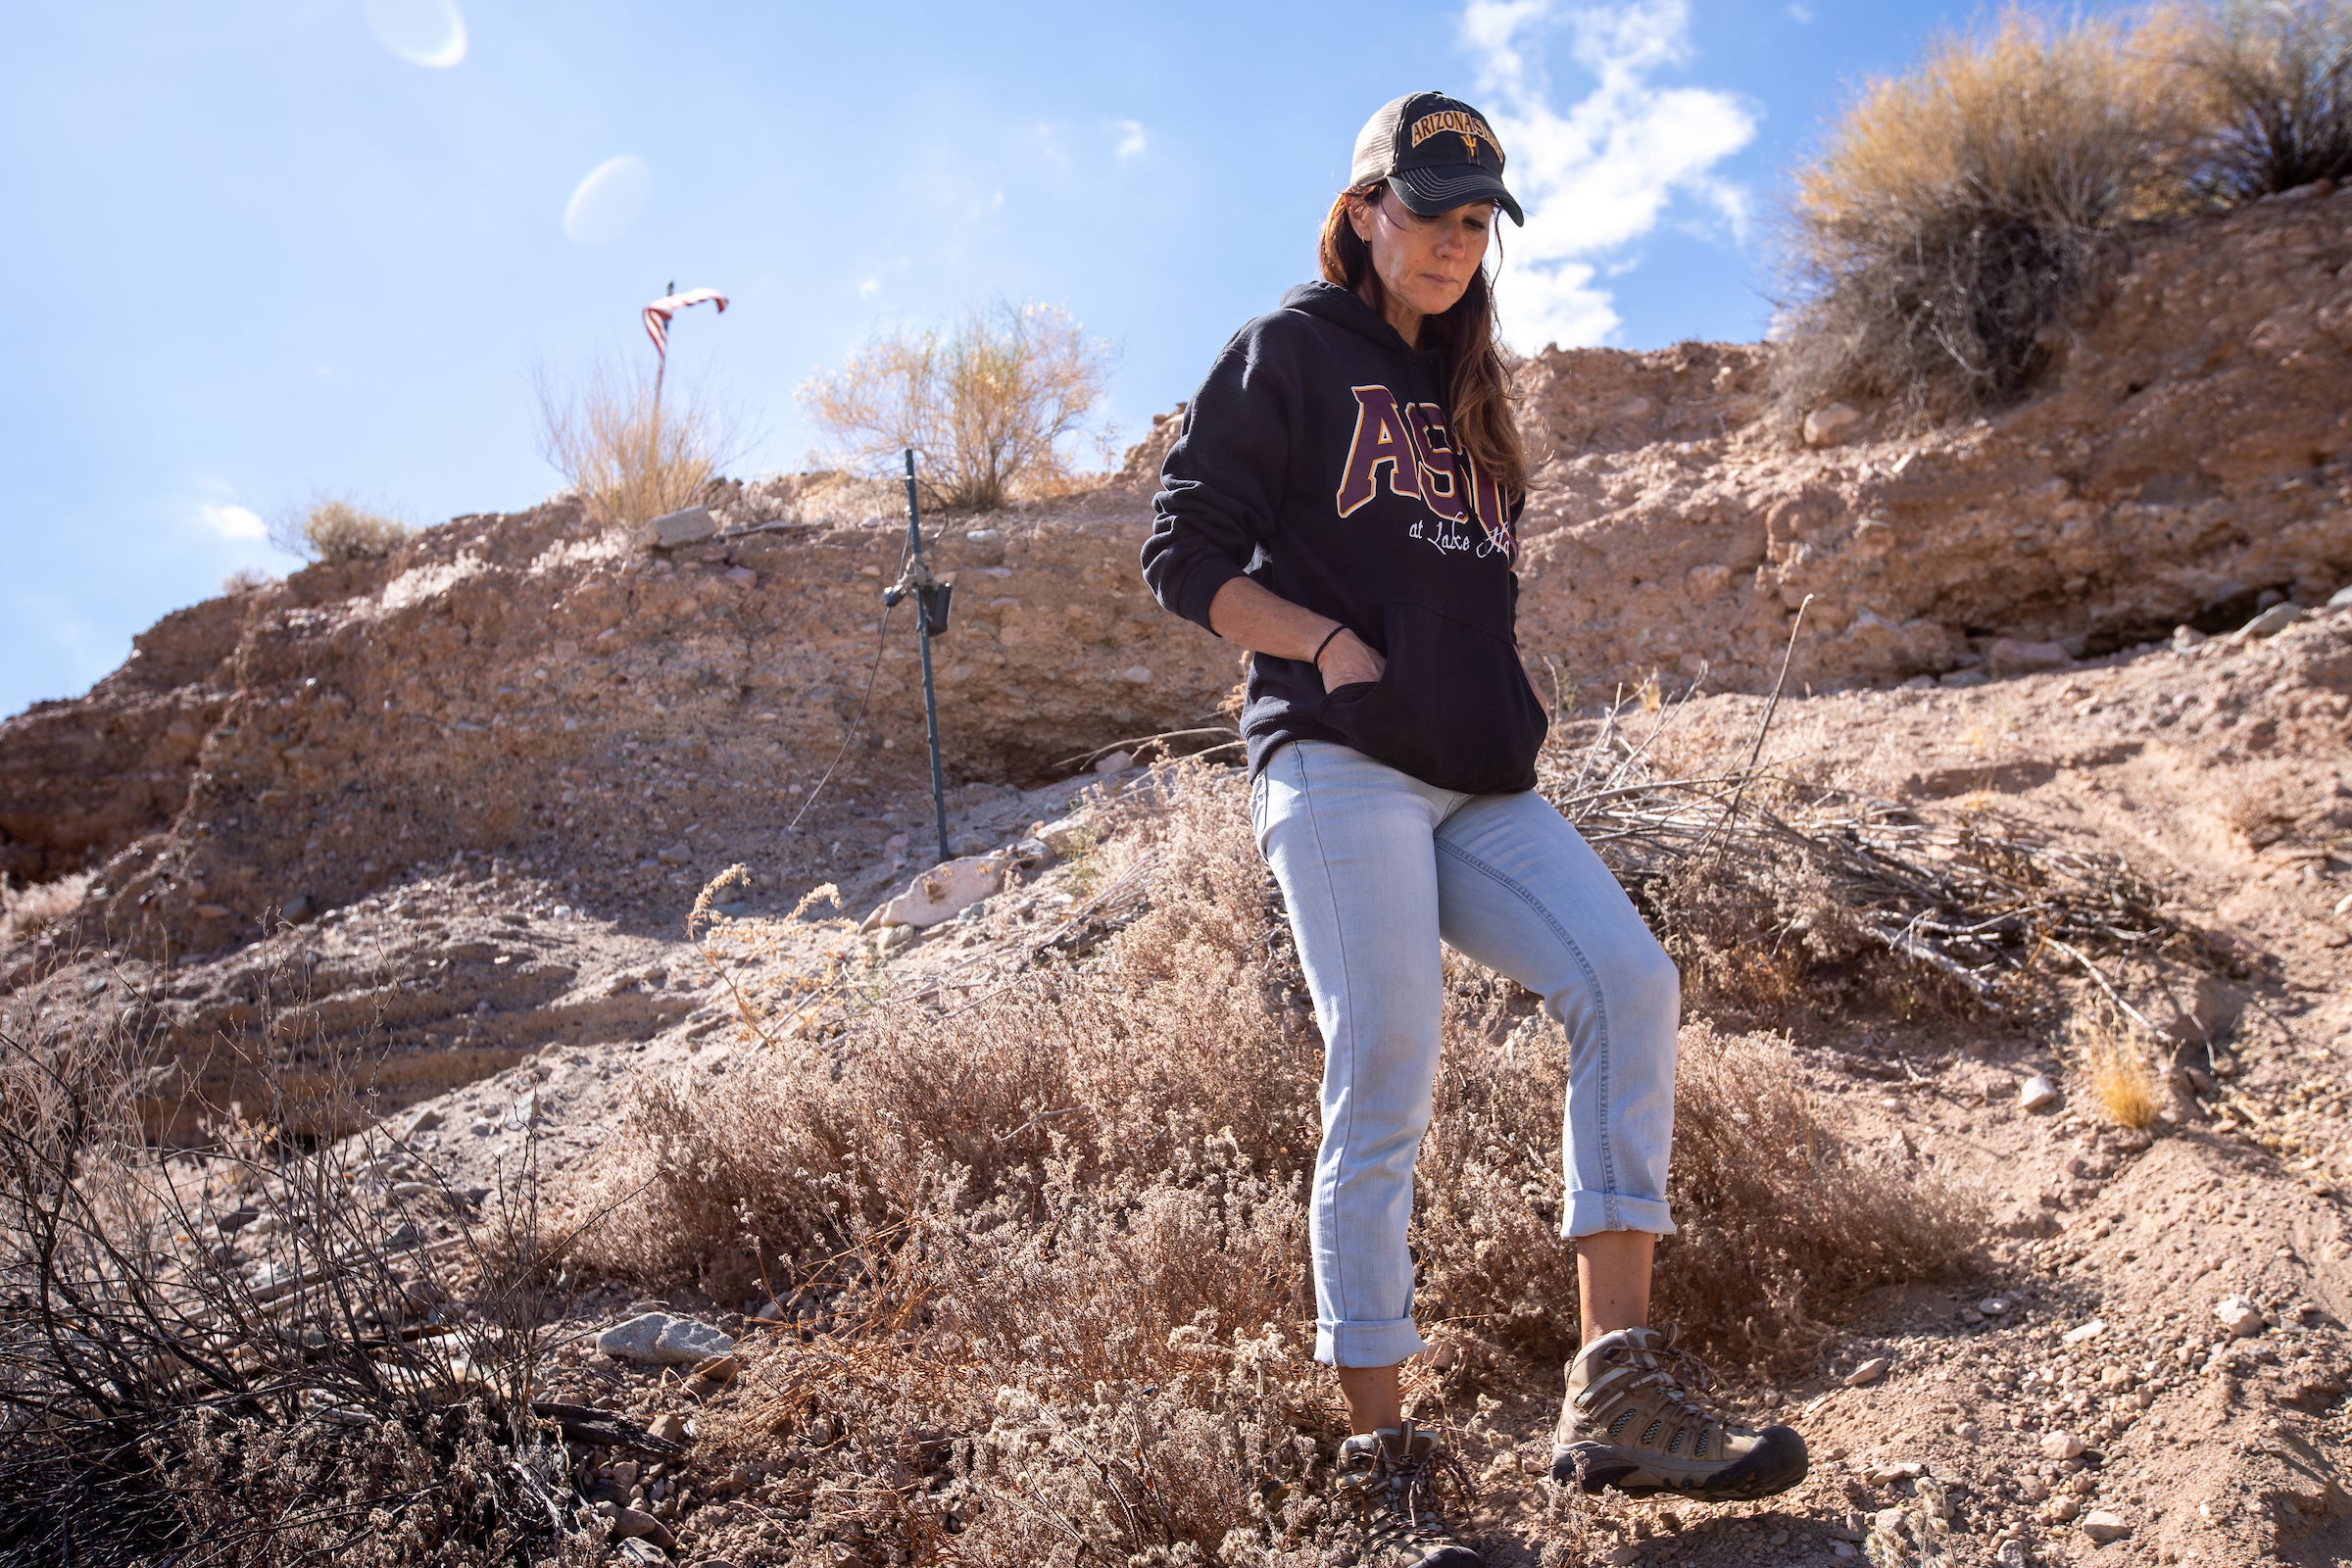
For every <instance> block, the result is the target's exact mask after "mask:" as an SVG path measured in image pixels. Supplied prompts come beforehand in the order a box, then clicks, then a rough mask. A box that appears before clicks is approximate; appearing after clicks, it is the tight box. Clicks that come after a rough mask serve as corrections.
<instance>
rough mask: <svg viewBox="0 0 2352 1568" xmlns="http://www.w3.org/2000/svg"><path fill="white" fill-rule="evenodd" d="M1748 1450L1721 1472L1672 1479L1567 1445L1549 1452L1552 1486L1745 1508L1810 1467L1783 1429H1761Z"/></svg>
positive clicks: (1618, 1454)
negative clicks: (1667, 1496) (1743, 1504)
mask: <svg viewBox="0 0 2352 1568" xmlns="http://www.w3.org/2000/svg"><path fill="white" fill-rule="evenodd" d="M1756 1436H1757V1439H1758V1442H1757V1444H1756V1446H1754V1447H1753V1448H1750V1449H1749V1450H1748V1451H1747V1452H1746V1453H1744V1454H1742V1455H1740V1457H1739V1458H1738V1459H1736V1460H1734V1461H1733V1462H1732V1463H1730V1464H1728V1465H1725V1466H1724V1467H1723V1468H1722V1469H1720V1470H1717V1471H1713V1472H1711V1473H1709V1474H1705V1475H1688V1476H1676V1475H1674V1474H1673V1473H1672V1472H1670V1471H1667V1470H1665V1469H1663V1468H1662V1467H1661V1466H1660V1464H1659V1456H1658V1455H1656V1454H1653V1453H1646V1452H1643V1451H1642V1449H1640V1448H1621V1447H1618V1446H1616V1445H1614V1444H1608V1443H1571V1444H1567V1445H1565V1446H1561V1447H1557V1448H1554V1449H1552V1450H1551V1479H1552V1483H1553V1485H1555V1486H1562V1487H1577V1488H1579V1489H1581V1490H1582V1491H1584V1492H1587V1493H1596V1492H1606V1491H1611V1490H1614V1491H1617V1492H1620V1493H1623V1494H1624V1495H1627V1496H1629V1497H1648V1496H1654V1495H1657V1494H1659V1493H1661V1492H1664V1493H1671V1494H1673V1495H1676V1496H1680V1497H1691V1498H1693V1499H1695V1500H1697V1501H1700V1502H1748V1501H1752V1500H1753V1499H1755V1498H1757V1497H1769V1496H1773V1495H1776V1494H1778V1493H1783V1492H1787V1491H1788V1490H1789V1488H1790V1487H1793V1486H1795V1485H1796V1484H1797V1483H1798V1482H1800V1481H1802V1480H1804V1479H1805V1475H1806V1472H1807V1471H1808V1470H1809V1469H1810V1468H1811V1465H1812V1462H1811V1460H1810V1459H1809V1458H1808V1456H1807V1455H1806V1453H1805V1440H1804V1439H1803V1438H1800V1437H1798V1436H1797V1435H1796V1433H1795V1431H1794V1430H1793V1429H1791V1428H1789V1427H1781V1426H1772V1427H1766V1428H1765V1429H1764V1430H1763V1431H1762V1432H1760V1433H1758V1434H1757V1435H1756Z"/></svg>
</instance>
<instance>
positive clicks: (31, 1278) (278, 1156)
mask: <svg viewBox="0 0 2352 1568" xmlns="http://www.w3.org/2000/svg"><path fill="white" fill-rule="evenodd" d="M118 978H120V977H118ZM153 1017H154V1013H153V1011H152V1009H151V1008H150V1007H148V1006H146V1005H138V1004H134V1005H132V1006H131V1007H129V1008H127V1009H125V1010H124V1011H123V1013H121V1014H120V1015H119V1016H117V1018H116V1020H115V1021H113V1022H111V1023H108V1024H105V1025H91V1026H88V1027H73V1028H69V1027H65V1026H62V1025H57V1024H54V1023H49V1022H44V1021H43V1020H41V1019H37V1018H34V1017H32V1016H30V1015H28V1013H27V1012H26V1011H25V1009H24V1008H23V1007H21V1006H19V1007H17V1008H15V1009H13V1010H12V1011H11V1012H10V1013H9V1014H8V1015H6V1016H0V1495H5V1496H7V1497H8V1498H9V1499H10V1501H9V1506H8V1508H7V1509H5V1510H0V1560H7V1561H18V1560H23V1561H44V1562H46V1561H61V1562H62V1561H76V1562H95V1563H130V1562H139V1561H154V1560H158V1559H161V1558H169V1559H170V1560H172V1561H176V1562H179V1563H182V1564H188V1565H196V1564H232V1563H233V1564H247V1563H252V1564H262V1563H281V1562H292V1561H302V1560H312V1559H316V1558H319V1557H325V1556H329V1555H332V1556H335V1557H337V1558H339V1559H340V1560H343V1561H346V1562H350V1563H354V1564H364V1565H368V1568H376V1565H383V1568H390V1565H394V1564H401V1565H411V1564H424V1563H428V1562H429V1563H436V1564H439V1563H459V1564H472V1563H484V1564H486V1563H489V1562H493V1561H505V1560H512V1559H513V1558H515V1557H516V1556H518V1555H520V1554H521V1553H522V1552H523V1551H525V1550H526V1549H529V1550H535V1551H539V1552H541V1553H547V1554H552V1558H553V1560H572V1561H592V1560H594V1555H595V1554H594V1552H593V1550H592V1549H591V1548H592V1547H593V1545H594V1544H595V1539H594V1538H595V1534H596V1533H595V1532H593V1531H585V1532H584V1531H580V1530H575V1531H573V1532H572V1534H571V1536H570V1537H569V1538H562V1537H560V1536H559V1533H558V1531H557V1530H556V1519H555V1517H554V1516H553V1515H551V1513H550V1511H549V1507H548V1503H547V1499H548V1498H551V1497H555V1496H561V1495H564V1493H565V1492H566V1491H567V1487H566V1482H565V1478H566V1475H567V1465H566V1461H565V1457H564V1448H563V1447H562V1446H561V1445H560V1444H555V1443H552V1442H549V1441H547V1440H546V1439H545V1438H543V1437H542V1436H541V1435H540V1432H539V1430H538V1429H537V1427H536V1425H535V1423H534V1422H533V1421H532V1420H531V1418H530V1417H529V1415H528V1414H527V1407H528V1405H529V1402H530V1399H531V1397H532V1384H531V1377H532V1368H533V1366H534V1365H535V1363H536V1361H537V1359H538V1357H539V1356H540V1354H541V1353H542V1350H543V1346H542V1344H541V1331H540V1329H539V1327H538V1325H539V1323H540V1321H541V1313H540V1304H541V1297H542V1295H543V1293H544V1291H545V1288H546V1283H547V1275H548V1273H549V1264H550V1262H551V1261H552V1260H551V1259H549V1258H547V1257H546V1256H544V1255H543V1254H542V1253H541V1252H540V1250H539V1243H538V1240H537V1236H538V1232H539V1230H540V1225H539V1220H538V1216H537V1214H536V1212H535V1209H534V1207H533V1205H532V1203H531V1201H530V1198H529V1195H528V1193H527V1192H525V1191H519V1190H517V1191H513V1192H510V1193H509V1194H507V1195H504V1198H503V1199H502V1201H501V1203H500V1204H499V1205H498V1206H497V1207H495V1208H494V1209H493V1211H492V1212H491V1213H490V1215H489V1216H488V1217H487V1218H484V1217H482V1216H479V1215H475V1214H473V1213H471V1212H470V1210H469V1209H468V1208H466V1206H465V1205H464V1204H463V1203H461V1202H458V1201H454V1195H453V1194H451V1193H450V1192H449V1190H448V1189H446V1188H443V1189H441V1190H440V1191H439V1192H438V1193H436V1194H435V1195H434V1196H433V1198H432V1199H429V1200H427V1201H414V1200H412V1199H407V1198H396V1197H394V1196H392V1194H391V1193H390V1190H389V1189H390V1184H391V1183H392V1182H394V1181H396V1180H401V1179H404V1178H413V1177H415V1176H417V1175H418V1174H421V1173H422V1172H421V1170H420V1169H419V1168H418V1167H417V1166H416V1165H415V1163H414V1161H413V1160H412V1159H411V1158H410V1157H409V1154H408V1152H406V1151H405V1150H402V1149H400V1148H399V1147H398V1146H396V1145H392V1144H389V1143H386V1142H384V1141H382V1140H380V1139H378V1140H376V1141H374V1142H372V1143H361V1144H352V1145H326V1144H316V1145H307V1146H306V1145H300V1144H295V1143H290V1142H287V1141H284V1140H282V1139H279V1138H277V1137H275V1136H273V1134H272V1132H271V1126H272V1123H273V1121H274V1117H273V1111H274V1109H275V1106H274V1105H273V1103H271V1102H270V1099H269V1096H268V1093H267V1086H268V1085H269V1084H270V1082H271V1080H270V1077H269V1076H268V1074H267V1071H266V1069H267V1068H268V1067H269V1065H270V1064H269V1063H268V1062H267V1061H264V1062H260V1063H257V1064H256V1065H257V1066H258V1067H260V1068H263V1069H265V1071H264V1073H263V1074H262V1076H260V1077H259V1078H257V1079H254V1080H252V1081H255V1082H258V1083H260V1084H262V1085H263V1086H264V1087H265V1093H264V1094H263V1096H262V1097H261V1099H260V1101H259V1103H256V1105H255V1107H254V1109H255V1115H256V1117H257V1118H258V1119H256V1120H246V1119H243V1118H239V1117H233V1116H230V1117H221V1116H216V1117H214V1118H212V1119H211V1122H210V1126H211V1134H210V1136H209V1138H208V1139H207V1140H206V1141H205V1142H204V1143H202V1144H201V1145H197V1146H192V1147H178V1148H173V1147H164V1146H159V1145H157V1144H155V1143H152V1142H150V1141H149V1140H148V1138H147V1136H146V1134H145V1132H144V1131H143V1127H144V1125H145V1118H146V1116H147V1113H148V1112H149V1111H151V1110H152V1108H153V1107H152V1105H151V1103H150V1100H151V1097H152V1096H153V1095H155V1094H156V1093H158V1092H159V1091H163V1090H168V1089H169V1087H170V1086H171V1085H172V1082H173V1081H174V1078H175V1072H174V1069H173V1067H172V1062H171V1060H170V1058H168V1057H166V1056H163V1055H162V1054H160V1053H159V1050H158V1048H157V1046H156V1043H155V1042H156V1039H157V1038H158V1033H159V1031H157V1030H155V1029H153V1028H152V1027H150V1026H149V1025H150V1022H151V1020H152V1019H153ZM223 1048H224V1049H233V1048H234V1043H224V1047H223ZM525 1185H526V1186H527V1179H526V1183H525ZM509 1200H511V1202H510V1201H509ZM224 1220H225V1221H226V1223H225V1224H224V1223H223V1221H224ZM265 1221H266V1223H265ZM404 1233H405V1234H404ZM431 1235H441V1236H442V1237H443V1240H441V1241H440V1242H439V1243H438V1244H437V1245H435V1246H432V1247H426V1246H423V1245H422V1244H423V1242H424V1240H425V1238H426V1237H427V1236H431ZM453 1249H454V1250H453Z"/></svg>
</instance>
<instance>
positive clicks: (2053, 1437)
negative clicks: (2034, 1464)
mask: <svg viewBox="0 0 2352 1568" xmlns="http://www.w3.org/2000/svg"><path fill="white" fill-rule="evenodd" d="M2083 1447H2084V1444H2083V1442H2082V1439H2081V1438H2078V1437H2076V1436H2075V1435H2074V1434H2073V1433H2072V1432H2052V1433H2050V1434H2049V1435H2048V1436H2046V1437H2044V1438H2043V1439H2042V1440H2041V1456H2042V1457H2043V1458H2044V1459H2075V1458H2080V1457H2081V1456H2082V1449H2083Z"/></svg>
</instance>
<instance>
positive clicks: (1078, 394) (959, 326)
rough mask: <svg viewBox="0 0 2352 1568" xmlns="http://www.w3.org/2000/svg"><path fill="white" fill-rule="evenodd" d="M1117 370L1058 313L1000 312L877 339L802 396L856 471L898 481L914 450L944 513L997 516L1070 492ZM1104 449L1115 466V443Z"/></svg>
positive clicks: (1030, 308) (1107, 354)
mask: <svg viewBox="0 0 2352 1568" xmlns="http://www.w3.org/2000/svg"><path fill="white" fill-rule="evenodd" d="M1114 363H1115V356H1114V355H1113V354H1112V352H1111V349H1110V347H1109V345H1108V344H1106V343H1103V341H1102V340H1101V339H1097V338H1089V337H1088V336H1087V335H1086V332H1085V329H1084V328H1082V327H1081V326H1080V325H1079V324H1078V323H1077V322H1076V321H1075V320H1072V319H1070V317H1069V316H1068V314H1067V313H1065V312H1063V311H1062V310H1060V309H1059V308H1058V307H1055V306H1052V305H1020V306H1015V305H1011V304H1008V303H999V304H997V305H994V306H991V307H988V308H985V309H982V310H976V311H974V312H972V313H971V314H970V315H968V316H966V317H965V318H964V319H962V320H961V321H959V322H957V323H956V325H955V326H954V327H953V328H951V329H950V330H948V331H946V332H941V331H939V330H938V329H936V328H926V329H925V330H922V331H919V332H917V331H907V330H901V331H898V332H893V333H888V334H878V335H876V336H875V337H874V338H873V340H872V341H870V342H869V343H867V344H866V346H865V347H864V348H862V349H860V350H859V351H858V353H856V354H854V355H852V356H851V357H850V362H849V363H848V364H847V365H845V366H843V367H842V368H840V369H839V370H837V371H834V372H832V373H830V374H827V373H823V372H819V373H818V374H815V375H812V376H810V377H809V379H808V380H807V381H806V382H804V383H803V384H802V386H801V388H800V390H799V392H798V393H797V394H795V395H796V396H797V397H798V398H799V400H800V404H801V407H802V408H803V409H805V410H806V411H807V412H808V414H809V417H810V418H811V419H813V420H815V421H816V423H817V425H818V426H819V427H820V428H821V429H823V430H824V432H825V433H826V435H827V436H828V437H830V438H831V439H832V441H833V442H834V443H835V445H836V446H838V447H839V448H840V450H841V460H842V463H843V465H844V466H849V467H857V468H863V469H867V470H873V469H890V470H893V471H896V470H897V469H898V467H899V455H900V453H901V452H902V451H903V450H904V449H905V448H907V447H912V448H914V449H915V450H916V451H918V452H920V453H921V454H922V458H923V462H922V464H921V466H920V468H921V478H922V482H923V483H924V485H925V487H926V490H927V493H928V496H929V498H930V500H931V501H932V502H933V504H935V505H938V506H941V507H945V508H948V509H951V510H956V511H980V512H987V511H994V510H996V509H998V508H1000V507H1002V506H1004V505H1005V502H1006V501H1007V500H1008V499H1010V498H1011V497H1012V496H1014V495H1016V494H1029V495H1037V494H1054V493H1058V492H1059V491H1061V490H1063V489H1066V488H1067V487H1068V485H1069V483H1070V481H1071V479H1072V478H1073V477H1074V471H1075V470H1074V467H1073V454H1072V453H1071V452H1070V451H1069V450H1067V449H1068V446H1069V444H1070V443H1071V442H1072V440H1073V439H1074V438H1076V437H1078V436H1080V435H1081V434H1082V433H1083V432H1084V431H1085V429H1086V424H1087V421H1088V420H1089V419H1090V418H1092V417H1094V414H1095V411H1096V410H1097V409H1098V408H1100V407H1101V406H1102V403H1103V396H1104V394H1105V393H1106V392H1107V390H1108V386H1109V379H1110V371H1111V368H1112V366H1113V364H1114ZM1096 445H1097V447H1098V448H1099V451H1098V453H1097V456H1098V458H1099V459H1101V460H1103V461H1107V459H1108V455H1109V450H1110V448H1109V435H1108V432H1103V434H1102V438H1101V439H1100V440H1099V441H1098V442H1097V443H1096Z"/></svg>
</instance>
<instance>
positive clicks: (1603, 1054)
mask: <svg viewBox="0 0 2352 1568" xmlns="http://www.w3.org/2000/svg"><path fill="white" fill-rule="evenodd" d="M1437 842H1438V850H1439V852H1440V853H1441V854H1445V855H1450V856H1452V857H1453V858H1455V859H1457V860H1459V861H1461V862H1462V863H1463V864H1464V865H1466V866H1468V867H1470V868H1471V869H1472V870H1474V871H1476V872H1478V873H1479V874H1480V875H1481V876H1485V877H1487V878H1489V879H1491V880H1493V881H1495V882H1497V883H1500V884H1501V885H1502V886H1503V887H1505V888H1508V889H1509V890H1510V891H1511V892H1512V893H1514V894H1516V895H1517V896H1518V898H1519V901H1520V902H1521V903H1522V904H1525V905H1526V906H1527V907H1529V908H1530V909H1533V910H1534V911H1535V913H1536V916H1537V918H1538V919H1540V920H1542V921H1543V922H1544V927H1545V928H1546V929H1547V930H1549V931H1550V932H1551V934H1552V935H1553V936H1554V937H1557V938H1558V939H1559V943H1560V946H1561V947H1562V948H1564V949H1566V950H1567V952H1568V956H1570V957H1571V958H1574V959H1575V960H1576V966H1577V968H1578V969H1580V970H1582V971H1583V972H1584V976H1585V981H1586V983H1587V984H1588V985H1590V986H1591V987H1592V988H1593V1011H1594V1012H1595V1013H1596V1014H1597V1015H1598V1018H1599V1022H1600V1027H1599V1029H1598V1031H1597V1039H1596V1041H1595V1042H1594V1049H1595V1050H1596V1051H1597V1052H1598V1053H1599V1064H1598V1066H1597V1067H1596V1068H1595V1069H1594V1071H1593V1089H1594V1097H1595V1099H1596V1100H1597V1101H1598V1102H1599V1103H1598V1104H1597V1106H1596V1107H1595V1110H1596V1114H1595V1116H1594V1118H1593V1119H1594V1121H1595V1123H1596V1124H1597V1125H1598V1127H1599V1129H1600V1137H1599V1139H1598V1140H1597V1142H1598V1144H1599V1146H1600V1182H1601V1191H1600V1213H1601V1220H1602V1224H1603V1227H1604V1228H1605V1229H1608V1230H1615V1229H1617V1226H1618V1213H1617V1162H1616V1160H1615V1159H1614V1158H1613V1157H1612V1154H1611V1150H1610V1148H1609V1140H1610V1137H1611V1136H1612V1129H1611V1128H1610V1126H1609V999H1608V994H1607V993H1606V992H1604V991H1603V990H1601V987H1600V975H1599V973H1598V972H1597V971H1596V970H1594V969H1593V960H1592V959H1590V958H1588V957H1586V956H1585V950H1584V949H1583V948H1581V947H1579V946H1578V945H1577V941H1576V938H1575V937H1574V936H1572V935H1570V934H1569V932H1568V928H1567V927H1566V926H1564V925H1562V924H1561V923H1560V920H1559V917H1558V916H1557V915H1555V914H1553V913H1552V912H1551V907H1550V906H1548V905H1546V904H1545V903H1544V901H1543V900H1541V899H1539V898H1537V897H1536V896H1535V894H1534V893H1532V892H1530V891H1529V890H1528V888H1527V885H1526V884H1525V883H1523V882H1521V881H1520V880H1519V879H1518V878H1516V877H1514V876H1511V875H1510V874H1508V873H1507V872H1505V871H1503V870H1501V869H1499V868H1498V867H1496V866H1493V865H1490V864H1488V863H1487V862H1486V861H1485V860H1482V859H1480V858H1478V857H1477V856H1475V855H1472V854H1471V853H1470V852H1469V851H1467V850H1465V849H1462V848H1461V847H1460V846H1459V845H1456V844H1454V843H1452V842H1451V841H1449V840H1446V839H1443V838H1441V839H1439V840H1438V841H1437ZM1555 1021H1556V1020H1555ZM1569 1044H1570V1046H1571V1047H1572V1048H1573V1046H1574V1045H1575V1042H1574V1041H1571V1042H1569ZM1569 1081H1570V1082H1571V1083H1573V1082H1574V1081H1575V1071H1574V1063H1573V1062H1571V1064H1570V1073H1569ZM1566 1175H1567V1178H1568V1181H1569V1182H1570V1183H1571V1185H1573V1183H1574V1182H1575V1179H1576V1172H1574V1171H1569V1172H1567V1173H1566ZM1567 1201H1568V1203H1569V1205H1570V1206H1571V1207H1573V1205H1574V1204H1575V1201H1576V1194H1575V1193H1574V1192H1573V1191H1571V1192H1570V1193H1569V1194H1568V1195H1567Z"/></svg>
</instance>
